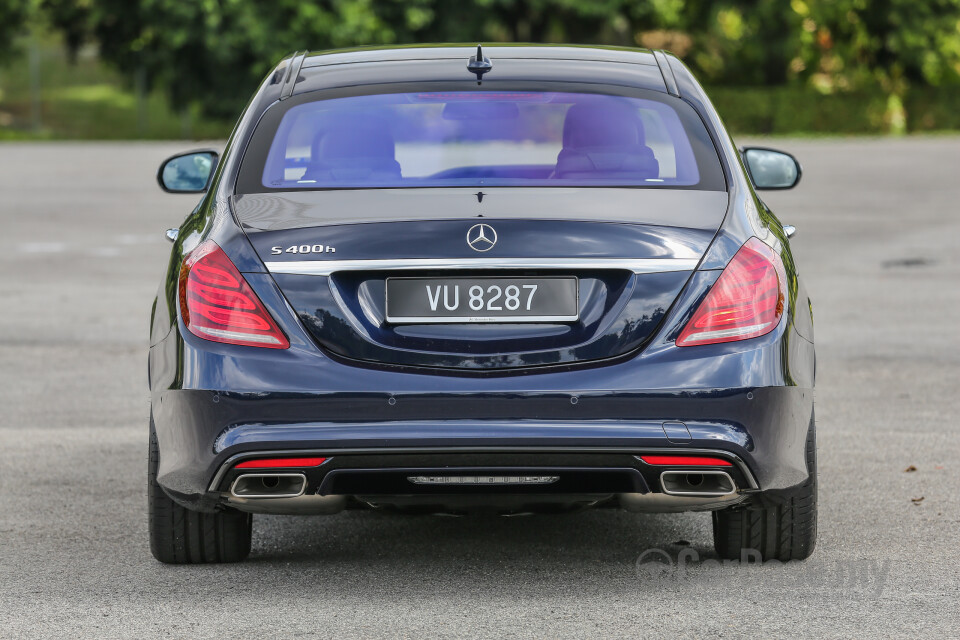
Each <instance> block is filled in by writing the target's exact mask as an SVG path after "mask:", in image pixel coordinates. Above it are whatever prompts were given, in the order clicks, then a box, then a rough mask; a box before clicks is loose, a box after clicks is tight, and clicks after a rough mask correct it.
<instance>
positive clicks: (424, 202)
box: [232, 188, 727, 370]
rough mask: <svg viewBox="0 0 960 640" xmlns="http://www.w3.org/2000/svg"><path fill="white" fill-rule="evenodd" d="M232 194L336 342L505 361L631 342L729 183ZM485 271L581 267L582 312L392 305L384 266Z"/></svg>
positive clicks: (558, 358) (706, 236)
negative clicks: (436, 315)
mask: <svg viewBox="0 0 960 640" xmlns="http://www.w3.org/2000/svg"><path fill="white" fill-rule="evenodd" d="M232 206H233V209H234V212H235V213H236V215H237V218H238V220H239V221H240V223H241V225H242V226H243V228H244V230H245V231H246V233H247V235H248V237H249V238H250V240H251V242H252V244H253V246H254V248H255V249H256V251H257V253H258V254H259V255H260V257H261V259H262V260H263V261H264V263H265V264H266V266H267V269H268V271H270V273H271V274H272V275H273V277H274V279H275V281H276V282H277V284H278V285H279V287H280V289H281V290H282V291H283V293H284V295H285V296H286V297H287V299H288V301H289V302H290V304H291V306H292V307H293V308H294V309H295V310H296V312H297V314H298V315H299V317H300V319H301V320H302V321H303V323H304V325H305V326H306V327H307V329H308V331H309V332H310V333H311V335H312V336H313V337H314V339H315V340H316V341H317V343H318V344H319V345H320V346H321V347H322V348H323V349H325V350H326V351H327V352H329V353H330V354H331V355H335V356H340V357H343V358H347V359H350V360H361V361H366V362H369V363H376V364H381V365H394V366H396V365H399V366H410V367H431V368H446V369H461V370H502V369H515V368H523V367H534V366H545V365H562V364H567V365H569V364H575V363H583V362H588V361H595V360H602V359H605V358H613V357H616V356H621V355H624V354H627V353H629V352H631V351H635V350H637V349H639V348H640V347H641V346H642V345H643V344H644V343H645V341H647V340H648V339H649V338H650V337H651V336H652V335H653V333H654V332H655V331H656V329H657V327H658V326H659V325H660V323H661V321H662V320H663V318H664V316H665V314H666V312H667V310H668V309H669V308H670V306H671V304H672V303H673V301H674V300H675V299H676V297H677V296H678V295H679V293H680V291H681V290H682V289H683V287H684V285H685V284H686V282H687V280H688V279H689V277H690V275H691V274H692V272H693V270H694V269H695V267H696V265H697V263H698V262H699V260H700V258H701V257H702V256H703V253H704V252H705V251H706V249H707V247H708V246H709V244H710V242H711V241H712V239H713V236H714V235H715V233H716V231H717V229H718V228H719V226H720V224H721V223H722V221H723V218H724V215H725V213H726V208H727V194H726V193H725V192H718V191H696V190H679V189H608V188H583V189H564V188H523V189H510V188H495V189H489V190H488V191H485V192H479V191H474V190H472V189H471V190H469V191H468V190H465V189H393V190H391V189H380V190H331V191H311V192H296V193H282V194H252V195H242V196H235V197H234V198H233V201H232ZM480 224H483V225H485V230H487V231H486V236H490V235H495V242H494V243H492V244H491V243H490V242H489V240H490V238H489V237H486V238H485V240H486V242H483V241H481V242H480V243H476V242H475V243H474V245H475V246H477V247H478V248H480V249H483V250H482V251H480V250H475V249H474V248H472V247H471V244H470V243H469V242H468V240H469V239H470V238H468V233H470V232H471V230H473V236H476V235H477V233H476V229H477V225H480ZM490 230H492V234H491V232H490ZM491 276H496V277H498V278H507V279H510V278H514V279H517V280H515V281H516V282H520V281H521V280H519V279H524V280H522V282H537V280H536V279H537V278H550V277H557V276H560V277H567V278H569V277H575V278H577V283H578V289H579V290H578V294H579V295H578V298H577V301H576V305H577V307H578V309H577V314H576V315H577V318H576V320H568V321H550V320H545V321H523V322H520V321H511V320H509V319H505V318H498V319H496V321H494V322H481V323H467V322H446V323H442V324H437V323H429V322H401V323H397V322H388V321H387V308H386V305H387V301H386V292H387V279H388V278H398V277H417V278H429V280H424V281H423V282H425V283H427V285H426V286H427V288H428V296H429V295H430V292H433V293H432V294H433V295H436V294H437V292H439V289H437V288H435V287H438V286H440V285H441V284H442V283H443V282H453V281H450V280H448V281H444V280H442V279H443V278H458V279H461V280H460V281H461V282H464V281H465V280H464V279H467V278H481V277H484V278H489V277H491ZM531 279H532V280H531ZM488 281H489V280H488ZM490 282H492V281H490ZM498 282H500V281H498ZM541 282H542V280H541ZM434 283H436V284H435V285H434ZM501 284H502V283H501ZM418 286H419V284H418ZM465 293H466V291H464V294H465ZM433 302H434V305H436V297H434V298H433ZM464 304H466V302H464Z"/></svg>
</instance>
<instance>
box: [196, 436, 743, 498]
mask: <svg viewBox="0 0 960 640" xmlns="http://www.w3.org/2000/svg"><path fill="white" fill-rule="evenodd" d="M571 451H575V452H577V453H630V454H633V455H634V457H636V458H637V459H638V460H640V462H643V459H642V458H641V457H640V456H642V455H663V454H669V453H683V454H687V455H691V454H693V455H699V454H704V455H709V456H714V457H719V458H726V459H727V460H729V461H730V462H732V463H733V464H734V465H736V467H737V468H738V469H740V472H741V473H742V474H743V476H744V477H745V478H746V479H747V484H748V485H749V487H748V488H749V489H753V490H759V489H760V485H759V484H757V481H756V479H755V478H754V477H753V474H752V473H751V472H750V468H749V467H747V464H746V463H745V462H744V461H743V460H742V459H741V458H740V457H739V456H738V455H736V454H735V453H730V452H729V451H724V450H723V449H687V448H677V447H576V448H571V447H569V446H566V447H564V446H546V447H542V446H541V447H523V446H520V447H510V446H507V447H491V446H486V447H485V446H480V447H476V446H473V447H472V446H469V445H467V446H453V447H355V448H348V449H336V448H332V447H328V448H325V449H316V448H310V449H276V450H273V449H265V450H262V451H244V452H242V453H235V454H233V455H232V456H230V457H229V458H227V459H226V460H224V461H223V462H222V463H221V464H220V468H219V469H217V472H216V473H215V474H214V476H213V480H211V481H210V485H209V488H208V489H207V490H208V491H216V490H217V487H218V486H220V482H221V481H222V480H223V478H224V476H226V475H227V472H228V471H229V470H230V469H232V468H233V466H234V465H236V464H238V463H240V462H241V461H243V460H246V459H248V458H263V457H264V456H267V457H269V456H277V457H281V456H284V455H298V456H299V455H309V454H318V455H319V454H321V453H322V454H323V455H324V456H325V457H327V458H332V457H333V456H336V455H349V454H351V453H356V454H364V453H570V452H571ZM644 464H647V463H645V462H644Z"/></svg>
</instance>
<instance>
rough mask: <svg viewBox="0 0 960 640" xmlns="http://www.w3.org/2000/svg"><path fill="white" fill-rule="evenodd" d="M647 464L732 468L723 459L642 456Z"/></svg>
mask: <svg viewBox="0 0 960 640" xmlns="http://www.w3.org/2000/svg"><path fill="white" fill-rule="evenodd" d="M640 459H641V460H643V461H644V462H646V463H647V464H655V465H668V466H671V467H730V466H733V465H731V464H730V462H729V461H728V460H724V459H723V458H705V457H703V456H640Z"/></svg>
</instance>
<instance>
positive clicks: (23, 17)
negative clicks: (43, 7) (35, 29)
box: [0, 0, 34, 63]
mask: <svg viewBox="0 0 960 640" xmlns="http://www.w3.org/2000/svg"><path fill="white" fill-rule="evenodd" d="M33 8H34V7H33V2H32V1H31V0H0V63H3V62H6V61H8V60H10V59H11V58H13V57H14V55H16V54H17V53H19V51H18V48H17V42H16V39H15V38H16V36H18V35H20V34H21V33H22V32H23V29H24V26H25V25H26V24H27V19H28V18H29V17H30V15H31V13H32V11H33Z"/></svg>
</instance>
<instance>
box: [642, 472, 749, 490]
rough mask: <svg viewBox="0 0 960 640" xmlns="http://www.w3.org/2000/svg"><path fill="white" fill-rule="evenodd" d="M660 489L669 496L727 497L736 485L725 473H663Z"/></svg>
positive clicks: (735, 488)
mask: <svg viewBox="0 0 960 640" xmlns="http://www.w3.org/2000/svg"><path fill="white" fill-rule="evenodd" d="M660 487H661V488H662V489H663V492H664V493H666V494H667V495H671V496H728V495H730V494H733V493H736V491H737V485H736V483H735V482H734V481H733V478H731V477H730V474H728V473H727V472H726V471H707V470H704V471H664V472H663V473H661V474H660Z"/></svg>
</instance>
